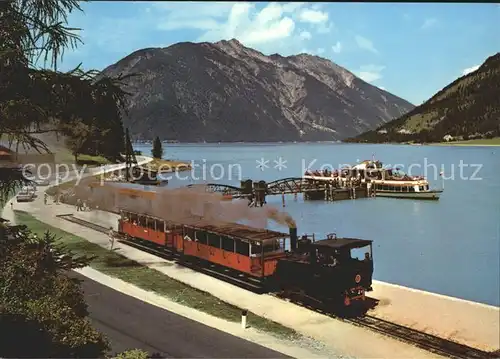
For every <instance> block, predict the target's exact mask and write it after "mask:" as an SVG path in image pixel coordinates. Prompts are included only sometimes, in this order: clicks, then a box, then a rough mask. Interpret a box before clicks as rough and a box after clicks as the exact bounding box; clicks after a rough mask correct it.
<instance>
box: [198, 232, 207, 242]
mask: <svg viewBox="0 0 500 359" xmlns="http://www.w3.org/2000/svg"><path fill="white" fill-rule="evenodd" d="M196 240H197V241H198V242H200V243H201V244H207V243H208V238H207V232H205V231H196Z"/></svg>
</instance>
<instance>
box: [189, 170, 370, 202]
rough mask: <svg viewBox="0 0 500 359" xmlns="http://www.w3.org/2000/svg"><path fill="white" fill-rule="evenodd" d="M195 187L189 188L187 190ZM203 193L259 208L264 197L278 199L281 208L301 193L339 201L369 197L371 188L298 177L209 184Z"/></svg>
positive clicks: (313, 197)
mask: <svg viewBox="0 0 500 359" xmlns="http://www.w3.org/2000/svg"><path fill="white" fill-rule="evenodd" d="M193 186H196V185H194V184H191V185H189V186H187V187H193ZM205 190H206V191H207V192H211V193H220V194H222V195H223V196H225V197H227V198H247V199H248V200H249V202H250V205H252V206H260V207H262V206H263V205H264V204H265V203H266V197H267V196H273V195H281V196H282V202H283V207H284V206H285V195H286V194H294V195H298V194H299V193H303V195H304V199H306V200H325V201H339V200H347V199H357V198H366V197H372V196H373V193H371V191H370V188H369V187H367V186H365V185H362V184H361V183H355V182H347V183H346V185H343V186H339V185H335V184H333V183H329V182H324V181H315V180H311V179H304V178H301V177H289V178H282V179H279V180H275V181H272V182H266V181H252V180H250V179H249V180H245V181H241V185H240V187H236V186H231V185H225V184H215V183H209V184H206V185H205Z"/></svg>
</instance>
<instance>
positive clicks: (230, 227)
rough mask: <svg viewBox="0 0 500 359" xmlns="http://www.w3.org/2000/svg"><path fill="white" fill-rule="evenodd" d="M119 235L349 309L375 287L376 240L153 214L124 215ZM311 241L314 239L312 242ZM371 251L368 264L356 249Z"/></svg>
mask: <svg viewBox="0 0 500 359" xmlns="http://www.w3.org/2000/svg"><path fill="white" fill-rule="evenodd" d="M118 232H119V233H120V235H122V236H125V237H126V238H128V239H129V240H130V239H132V240H134V239H139V240H143V241H147V242H149V243H152V244H154V245H155V246H158V247H161V248H162V250H164V251H167V252H173V253H178V254H180V255H181V256H182V257H191V258H197V259H199V260H202V261H206V262H208V263H212V264H216V265H218V266H220V267H223V268H228V269H232V270H234V271H236V272H239V273H244V274H246V275H248V276H249V277H250V278H253V279H254V280H258V281H259V282H261V283H262V285H263V286H266V287H267V288H269V289H275V288H279V289H280V290H281V291H285V292H299V293H300V294H303V295H307V296H310V297H314V298H317V299H319V300H321V301H339V300H341V301H342V303H343V305H346V306H348V305H350V304H351V302H352V301H353V300H364V299H365V292H366V291H369V290H371V284H372V272H373V261H372V241H369V240H361V239H350V238H337V237H336V236H333V235H330V236H328V238H327V239H325V240H317V241H316V240H315V239H314V237H309V236H302V237H301V238H300V239H299V238H298V237H297V229H296V228H290V231H289V233H281V232H277V231H271V230H267V229H257V228H252V227H248V226H245V225H242V224H236V223H224V224H218V225H212V224H206V223H203V222H201V221H199V222H196V221H194V220H193V221H192V222H191V223H187V222H185V223H174V222H170V221H168V220H165V219H162V218H157V217H154V216H151V215H148V214H141V213H135V212H131V211H125V210H121V211H120V219H119V221H118ZM311 238H312V239H311ZM362 247H366V249H367V250H368V251H367V252H366V254H365V258H364V259H363V260H358V259H356V258H353V257H352V256H351V250H354V249H357V248H362Z"/></svg>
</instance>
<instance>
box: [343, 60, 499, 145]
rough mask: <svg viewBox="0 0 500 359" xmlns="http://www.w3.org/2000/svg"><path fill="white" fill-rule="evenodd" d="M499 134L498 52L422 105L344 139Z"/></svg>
mask: <svg viewBox="0 0 500 359" xmlns="http://www.w3.org/2000/svg"><path fill="white" fill-rule="evenodd" d="M447 136H451V137H453V138H454V139H465V140H468V139H472V138H492V137H496V136H500V53H497V54H495V55H493V56H491V57H489V58H488V59H487V60H486V61H485V62H484V63H483V64H482V65H481V66H480V67H479V68H478V69H477V70H476V71H474V72H472V73H470V74H467V75H465V76H462V77H460V78H458V79H457V80H455V81H453V82H452V83H451V84H449V85H448V86H446V87H445V88H443V89H442V90H441V91H439V92H438V93H437V94H435V95H434V96H433V97H432V98H431V99H429V100H428V101H426V102H425V103H423V104H422V105H421V106H417V107H415V108H414V109H413V110H411V111H410V112H408V113H407V114H405V115H403V116H401V117H400V118H398V119H396V120H394V121H391V122H389V123H386V124H383V125H382V126H380V127H379V128H377V129H375V130H372V131H368V132H366V133H363V134H361V135H360V136H357V137H354V138H352V139H348V140H347V142H406V141H415V142H441V141H443V140H444V139H445V138H446V137H447Z"/></svg>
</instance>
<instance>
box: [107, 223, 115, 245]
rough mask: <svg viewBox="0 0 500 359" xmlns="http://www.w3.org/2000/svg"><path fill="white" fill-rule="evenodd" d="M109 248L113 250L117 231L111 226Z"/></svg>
mask: <svg viewBox="0 0 500 359" xmlns="http://www.w3.org/2000/svg"><path fill="white" fill-rule="evenodd" d="M108 236H109V249H110V250H113V245H114V244H115V232H114V231H113V227H109V232H108Z"/></svg>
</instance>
